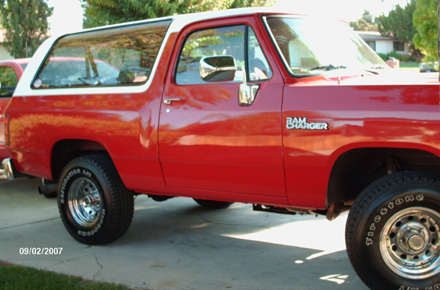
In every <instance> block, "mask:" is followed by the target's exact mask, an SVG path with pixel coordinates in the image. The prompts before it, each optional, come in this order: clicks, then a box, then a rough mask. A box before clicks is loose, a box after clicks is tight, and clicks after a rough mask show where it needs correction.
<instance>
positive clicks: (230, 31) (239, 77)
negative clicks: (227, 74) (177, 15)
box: [176, 25, 272, 85]
mask: <svg viewBox="0 0 440 290" xmlns="http://www.w3.org/2000/svg"><path fill="white" fill-rule="evenodd" d="M246 29H248V36H247V37H248V39H247V40H248V41H245V40H246ZM246 44H247V46H248V48H246ZM246 49H247V57H248V62H247V64H246V63H245V58H246V57H245V50H246ZM220 55H229V56H232V57H234V59H235V64H236V66H237V71H236V72H235V78H234V81H237V82H242V81H243V68H245V67H246V65H247V67H248V72H249V74H248V78H249V80H250V81H257V80H266V79H269V78H271V77H272V70H271V68H270V66H269V64H268V62H267V59H266V57H265V56H264V54H263V50H262V49H261V46H260V43H259V42H258V39H257V37H256V35H255V33H254V31H253V30H252V28H251V27H250V26H246V25H237V26H229V27H219V28H212V29H207V30H201V31H197V32H194V33H192V34H191V35H190V36H189V37H188V39H187V40H186V42H185V45H184V47H183V50H182V52H181V54H180V58H179V64H178V66H177V73H176V83H177V84H180V85H186V84H206V83H207V82H206V81H204V80H203V79H202V78H201V77H200V71H199V67H200V60H201V59H202V58H203V57H207V56H220Z"/></svg>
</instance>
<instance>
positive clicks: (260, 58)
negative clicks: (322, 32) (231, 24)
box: [248, 27, 272, 81]
mask: <svg viewBox="0 0 440 290" xmlns="http://www.w3.org/2000/svg"><path fill="white" fill-rule="evenodd" d="M248 58H249V80H250V81H261V80H267V79H270V78H271V77H272V70H271V69H270V66H269V63H268V62H267V59H266V57H265V56H264V53H263V50H262V49H261V46H260V43H259V42H258V39H257V36H256V35H255V32H254V30H253V29H252V28H251V27H249V32H248Z"/></svg>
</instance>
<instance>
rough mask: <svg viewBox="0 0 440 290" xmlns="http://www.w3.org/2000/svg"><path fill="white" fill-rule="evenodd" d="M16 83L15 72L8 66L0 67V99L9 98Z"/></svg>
mask: <svg viewBox="0 0 440 290" xmlns="http://www.w3.org/2000/svg"><path fill="white" fill-rule="evenodd" d="M17 83H18V78H17V74H16V73H15V70H14V69H13V68H12V67H10V66H0V97H11V96H12V94H13V93H14V91H15V87H16V86H17Z"/></svg>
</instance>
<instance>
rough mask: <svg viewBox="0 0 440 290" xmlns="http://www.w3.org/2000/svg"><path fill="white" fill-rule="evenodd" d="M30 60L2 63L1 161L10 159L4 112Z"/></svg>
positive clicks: (13, 60)
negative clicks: (6, 145) (6, 141)
mask: <svg viewBox="0 0 440 290" xmlns="http://www.w3.org/2000/svg"><path fill="white" fill-rule="evenodd" d="M29 61H30V58H23V59H11V60H3V61H0V123H1V124H2V125H1V126H0V160H3V159H5V158H6V157H9V153H8V151H7V150H6V148H5V135H4V127H3V119H4V112H5V109H6V106H7V105H8V103H9V100H10V99H11V97H12V95H13V94H14V91H15V87H16V86H17V84H18V81H19V80H20V78H21V76H22V74H23V71H24V70H25V68H26V66H27V65H28V63H29Z"/></svg>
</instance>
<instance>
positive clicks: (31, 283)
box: [0, 261, 130, 290]
mask: <svg viewBox="0 0 440 290" xmlns="http://www.w3.org/2000/svg"><path fill="white" fill-rule="evenodd" d="M0 289H2V290H22V289H26V290H41V289H45V290H64V289H65V290H76V289H78V290H129V289H130V288H128V287H126V286H122V285H115V284H110V283H99V282H92V281H87V280H84V279H82V278H80V277H71V276H67V275H62V274H56V273H53V272H48V271H41V270H36V269H33V268H29V267H22V266H15V265H11V264H8V263H4V262H1V261H0Z"/></svg>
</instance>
